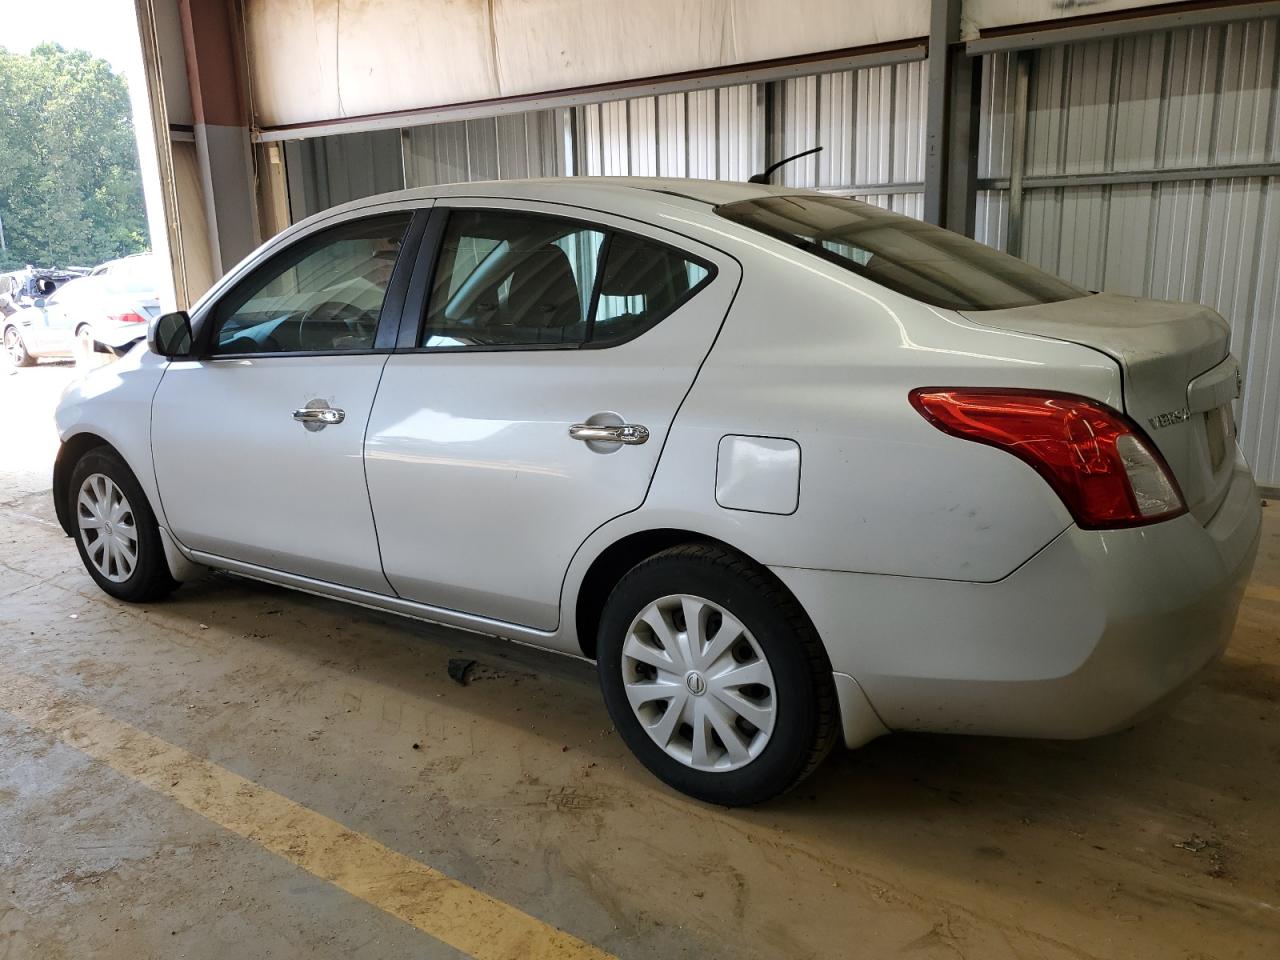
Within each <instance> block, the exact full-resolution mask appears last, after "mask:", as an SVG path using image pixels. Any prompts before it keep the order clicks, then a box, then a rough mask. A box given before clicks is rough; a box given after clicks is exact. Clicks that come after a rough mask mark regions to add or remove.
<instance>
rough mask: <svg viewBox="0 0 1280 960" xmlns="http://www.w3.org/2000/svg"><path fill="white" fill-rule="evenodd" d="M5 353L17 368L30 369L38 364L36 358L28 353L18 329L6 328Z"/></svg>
mask: <svg viewBox="0 0 1280 960" xmlns="http://www.w3.org/2000/svg"><path fill="white" fill-rule="evenodd" d="M4 352H5V355H6V356H8V358H9V362H10V363H12V364H13V365H14V366H15V367H30V366H33V365H34V364H35V362H36V358H35V357H33V356H31V354H29V353H27V345H26V344H25V343H23V341H22V334H21V333H19V332H18V328H17V327H5V328H4Z"/></svg>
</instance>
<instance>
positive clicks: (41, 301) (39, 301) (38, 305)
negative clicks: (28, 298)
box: [32, 297, 46, 310]
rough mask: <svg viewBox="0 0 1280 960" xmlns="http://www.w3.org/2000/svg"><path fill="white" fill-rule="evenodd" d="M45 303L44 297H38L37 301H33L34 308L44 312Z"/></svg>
mask: <svg viewBox="0 0 1280 960" xmlns="http://www.w3.org/2000/svg"><path fill="white" fill-rule="evenodd" d="M45 303H46V301H45V299H44V297H36V298H35V300H33V301H32V306H34V307H35V308H36V309H37V310H43V309H44V308H45Z"/></svg>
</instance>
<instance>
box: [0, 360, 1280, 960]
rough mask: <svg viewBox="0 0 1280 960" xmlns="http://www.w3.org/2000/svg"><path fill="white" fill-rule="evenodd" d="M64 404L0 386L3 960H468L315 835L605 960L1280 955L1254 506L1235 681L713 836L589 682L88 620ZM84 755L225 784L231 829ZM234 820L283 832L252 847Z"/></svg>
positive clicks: (492, 649) (1272, 517)
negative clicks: (99, 738) (197, 773)
mask: <svg viewBox="0 0 1280 960" xmlns="http://www.w3.org/2000/svg"><path fill="white" fill-rule="evenodd" d="M73 375H74V370H73V369H72V368H70V367H67V366H51V365H43V364H42V365H41V366H40V367H37V368H35V369H32V370H24V371H20V372H18V373H17V374H16V375H14V376H6V375H5V373H4V371H3V369H0V418H2V419H0V568H2V569H3V585H2V586H0V703H4V704H6V707H5V708H4V709H0V758H2V759H0V958H5V960H9V958H18V957H22V958H27V957H32V958H35V957H38V958H41V960H56V958H62V957H68V958H70V957H75V958H80V957H90V956H92V957H95V958H129V960H133V958H138V957H166V958H170V957H188V958H210V960H212V958H224V957H227V956H231V955H236V956H252V957H293V956H303V955H305V956H309V957H317V958H326V957H335V958H336V957H369V958H380V960H381V958H398V957H419V958H422V957H426V958H440V957H457V956H462V955H464V954H463V953H462V952H461V951H459V950H457V949H455V948H453V947H450V946H446V945H445V944H444V943H442V942H441V941H440V940H437V939H435V938H433V937H431V936H428V935H427V934H425V933H423V932H422V931H421V929H420V925H419V926H415V925H413V924H411V923H408V922H404V921H403V920H401V919H397V918H396V917H397V916H399V915H403V911H402V912H401V914H396V912H395V910H390V912H388V907H387V902H388V900H387V898H386V896H385V895H384V894H383V893H379V892H378V890H376V889H373V888H367V889H366V888H361V889H363V890H364V891H365V892H363V893H361V892H359V891H357V893H354V894H353V893H352V892H350V891H351V890H352V889H354V888H353V887H352V886H351V885H350V884H347V885H346V886H345V887H344V886H343V885H342V884H337V883H333V882H329V881H327V880H325V879H321V875H323V871H319V870H317V869H313V868H308V869H304V868H303V867H300V866H298V865H297V864H298V863H308V862H311V861H308V860H307V857H308V854H307V852H306V850H307V846H308V844H309V843H310V842H312V840H313V838H311V837H309V836H308V835H307V834H308V831H310V830H311V829H312V827H311V826H308V825H309V824H314V823H328V822H329V821H322V820H321V818H320V817H319V816H317V815H323V816H324V817H327V818H330V819H331V820H332V821H336V822H337V824H339V825H341V827H340V829H341V832H342V833H343V836H344V837H345V838H346V839H348V840H350V839H351V838H357V839H359V840H360V842H362V843H363V842H365V841H368V842H369V843H372V841H377V842H378V843H377V844H376V845H374V846H376V848H377V849H378V850H381V851H385V854H379V856H383V857H384V858H387V857H390V858H398V859H397V860H396V861H395V862H396V863H399V864H400V865H401V866H400V867H398V868H397V870H398V871H399V872H401V873H404V874H408V873H411V872H412V871H413V869H423V870H425V868H420V867H419V865H424V864H425V865H428V866H429V867H430V868H434V870H438V871H440V872H442V873H443V874H445V875H447V877H449V878H452V879H453V880H455V881H459V882H460V883H461V884H466V885H468V886H469V887H470V888H474V889H475V890H479V891H482V892H483V893H484V894H487V895H488V897H489V898H493V900H492V901H485V902H487V903H498V902H502V903H505V904H510V905H512V906H514V907H515V908H518V910H520V911H523V912H524V913H525V914H529V915H532V916H533V917H535V918H537V919H538V920H539V921H543V922H545V923H546V924H550V925H554V926H555V927H559V928H561V929H562V930H564V931H568V932H569V933H571V934H573V935H574V936H575V937H577V938H580V939H581V940H582V941H585V942H586V943H588V944H594V945H596V946H597V947H599V948H600V949H601V950H603V951H607V952H608V953H611V954H614V955H616V956H618V957H623V958H648V957H653V958H674V957H683V956H689V957H725V958H753V957H760V958H765V957H769V958H774V957H778V958H782V957H785V958H806V957H814V958H819V957H821V958H830V957H868V958H880V957H899V956H901V957H909V958H943V957H947V958H951V957H957V956H959V957H970V958H980V960H1000V958H1013V957H1019V958H1021V957H1034V958H1043V960H1056V958H1073V960H1081V958H1090V957H1117V958H1126V960H1131V958H1144V957H1150V958H1159V960H1170V958H1186V960H1191V958H1195V960H1208V958H1216V960H1225V958H1243V957H1268V958H1274V957H1276V956H1280V869H1277V864H1280V703H1278V701H1277V695H1278V694H1280V511H1277V510H1276V508H1274V507H1273V508H1271V509H1270V510H1268V511H1267V516H1266V521H1267V522H1266V536H1265V541H1264V543H1263V547H1262V555H1261V560H1260V563H1259V566H1258V569H1257V572H1256V574H1255V577H1254V581H1253V583H1252V585H1251V587H1250V592H1249V594H1248V596H1247V597H1246V600H1245V604H1244V607H1243V610H1242V613H1241V617H1240V622H1239V625H1238V627H1237V629H1236V633H1235V636H1234V638H1233V641H1232V644H1231V648H1230V650H1229V651H1228V653H1227V655H1226V657H1225V659H1224V660H1223V662H1222V663H1221V664H1220V665H1219V666H1218V667H1217V668H1216V669H1214V670H1213V672H1212V673H1211V675H1210V676H1209V677H1208V678H1207V679H1206V680H1205V681H1204V682H1203V683H1201V684H1200V685H1199V686H1197V687H1196V688H1195V689H1194V690H1193V691H1192V692H1191V693H1190V695H1189V696H1188V697H1187V698H1186V699H1185V700H1183V701H1182V702H1181V703H1179V704H1178V705H1176V706H1175V707H1174V708H1173V709H1172V710H1171V711H1170V712H1169V713H1168V714H1167V715H1165V716H1162V717H1159V718H1157V719H1155V720H1152V721H1150V722H1147V723H1145V724H1143V725H1141V726H1140V727H1138V728H1137V729H1135V730H1132V731H1129V732H1127V733H1123V734H1119V735H1116V736H1112V737H1108V738H1105V739H1101V740H1095V741H1088V742H1075V743H1056V742H1024V741H1008V740H984V739H976V738H964V737H931V736H908V735H898V736H892V737H887V738H884V739H882V740H880V741H877V742H875V743H873V744H871V745H870V746H868V747H866V748H864V749H862V750H859V751H857V752H853V753H848V752H843V751H841V752H838V753H836V754H835V755H833V756H832V758H831V759H830V760H829V761H828V762H827V763H826V764H825V765H824V766H823V768H822V769H821V770H820V771H819V772H818V774H817V775H816V776H815V777H814V778H813V779H812V780H810V781H809V782H807V783H806V784H805V785H804V786H803V787H802V788H801V789H799V790H798V791H795V792H793V793H792V794H791V795H789V796H787V797H786V798H784V799H782V800H781V801H778V802H775V803H773V804H770V805H768V806H765V807H763V808H759V809H753V810H746V811H726V810H722V809H718V808H713V807H707V806H704V805H701V804H698V803H695V802H692V801H689V800H686V799H684V798H682V797H680V796H678V795H676V794H674V793H672V792H670V791H668V790H666V789H664V788H663V787H662V786H661V785H659V784H658V783H656V782H655V781H654V780H652V779H651V778H650V777H649V775H648V774H647V773H646V772H645V771H644V770H643V769H641V768H640V766H639V765H638V764H637V763H636V762H635V761H633V760H632V759H631V757H630V756H629V754H628V753H627V751H626V749H625V748H624V747H623V745H622V744H621V743H620V741H619V739H618V737H617V736H616V735H614V734H613V733H612V732H611V731H610V729H609V722H608V718H607V716H606V714H605V711H604V708H603V706H602V704H601V702H600V698H599V696H598V694H597V691H596V687H595V683H594V678H593V674H592V670H591V668H590V667H589V666H587V665H585V664H582V663H579V662H576V661H572V660H567V659H563V658H556V657H552V656H543V655H539V654H536V653H534V652H531V651H528V650H524V649H521V648H518V647H514V646H509V645H503V644H501V643H499V642H497V641H489V640H485V639H483V638H478V637H472V636H468V635H465V634H461V633H457V632H454V631H450V630H445V629H439V628H434V627H430V626H424V625H421V624H417V623H413V622H409V621H403V620H398V619H395V618H392V617H387V616H382V615H379V614H375V613H371V612H369V611H365V610H361V609H357V608H351V607H344V606H341V605H339V604H336V603H331V602H328V601H323V600H319V599H315V598H310V597H306V596H302V595H299V594H293V593H289V592H286V591H283V590H278V589H274V588H270V587H266V586H262V585H257V584H253V583H249V582H244V581H237V580H234V579H231V578H229V577H220V576H215V577H210V578H208V579H206V580H204V581H202V582H200V583H196V584H191V585H187V586H185V587H184V588H183V589H182V590H180V591H179V592H178V593H177V594H176V595H175V596H174V598H173V599H172V600H170V601H167V602H164V603H158V604H154V605H149V606H145V607H130V606H126V605H124V604H119V603H116V602H115V601H112V600H110V599H109V598H107V597H106V596H105V595H104V594H102V593H100V592H99V591H98V590H97V589H96V588H95V587H94V585H93V583H92V582H91V581H90V580H89V578H88V576H87V575H86V574H85V573H84V572H83V570H82V569H81V567H80V563H79V560H78V558H77V556H76V552H75V549H74V548H73V546H72V544H71V542H70V541H69V540H67V539H66V538H64V537H63V536H62V533H61V531H60V530H59V529H58V528H57V527H56V525H55V524H54V522H53V509H52V505H51V503H50V501H49V498H48V494H47V492H46V490H47V487H48V480H47V477H48V468H49V467H48V465H49V458H50V457H51V455H52V450H53V448H54V445H55V442H54V439H53V437H52V432H51V431H52V428H51V426H50V424H49V421H48V419H47V418H48V410H49V408H50V405H51V404H52V403H53V402H54V401H55V400H56V397H57V394H58V391H59V390H60V389H61V385H62V384H63V383H65V382H66V381H67V380H68V379H69V378H70V377H71V376H73ZM454 656H467V657H474V658H476V659H478V660H479V661H480V664H481V669H480V670H479V671H478V673H479V676H478V678H477V679H475V680H474V681H473V682H472V683H471V684H470V685H469V686H467V687H460V686H458V685H457V684H455V683H454V682H453V681H451V680H450V679H449V678H448V676H447V674H446V664H447V660H448V658H450V657H454ZM42 691H43V692H42ZM50 704H53V706H51V705H50ZM94 711H97V712H94ZM95 717H96V718H99V719H98V720H94V719H93V718H95ZM95 724H96V725H98V726H105V727H106V728H109V729H111V730H115V729H116V728H120V729H124V730H126V731H127V730H134V733H135V735H136V736H137V737H144V738H146V739H145V740H144V741H142V742H145V743H147V744H151V746H150V747H149V748H147V749H148V750H150V751H151V752H152V753H154V754H159V753H163V752H164V751H166V750H168V751H170V752H171V753H172V754H173V755H174V756H179V757H183V758H187V759H186V760H185V761H183V762H185V763H187V764H188V765H192V764H194V765H197V766H200V769H202V770H204V769H220V770H222V771H223V774H225V777H226V778H237V777H238V778H243V780H235V782H237V783H239V784H240V787H239V792H238V793H233V794H230V795H229V802H230V803H231V807H232V808H234V806H235V800H236V797H243V798H245V804H246V805H247V806H246V809H248V810H249V811H250V814H246V815H245V816H246V819H247V820H248V821H249V822H248V825H247V826H246V825H245V824H244V823H241V824H240V825H239V826H235V825H234V824H233V826H232V828H230V829H229V828H228V826H227V824H228V823H230V822H231V821H232V820H234V818H235V812H234V809H229V808H228V807H227V806H226V805H224V806H222V807H217V806H215V807H213V808H207V807H205V808H202V807H201V801H200V800H199V799H198V798H196V799H195V800H193V799H192V798H191V796H190V795H189V793H188V794H183V793H182V791H183V790H185V789H187V787H186V786H185V784H184V783H183V784H180V781H181V777H182V774H180V773H175V774H174V778H175V779H174V781H173V783H172V784H169V783H168V782H167V781H168V774H167V773H166V774H165V775H164V776H163V778H160V777H159V776H158V775H156V776H150V778H149V779H148V776H147V775H145V774H144V773H139V772H138V771H140V770H143V768H144V767H145V757H143V759H142V760H141V761H140V760H139V759H138V757H137V756H136V754H137V753H138V752H139V751H138V749H137V748H136V744H135V749H134V754H135V756H133V757H132V758H130V757H129V756H124V754H125V753H127V750H125V748H124V747H122V746H119V745H117V746H116V747H111V746H110V745H108V747H102V746H101V743H99V744H98V745H97V746H94V745H93V743H92V742H91V741H92V739H93V738H92V736H87V734H86V732H87V731H88V732H89V733H91V732H92V729H93V728H94V726H95ZM126 725H127V726H126ZM138 731H141V732H138ZM157 738H158V739H157ZM108 739H109V738H108ZM415 744H416V745H417V747H416V748H415ZM95 751H97V752H96V753H95ZM104 751H105V752H109V753H110V758H111V762H103V761H102V759H101V756H102V755H103V754H104ZM146 752H147V751H146V750H143V751H142V753H146ZM94 756H99V759H93V757H94ZM122 756H124V758H123V759H121V758H122ZM209 761H211V762H212V764H216V765H217V767H216V768H214V767H212V766H211V765H210V764H209V763H208V762H209ZM180 766H181V764H180V763H179V764H177V765H176V766H175V767H174V769H177V768H178V767H180ZM166 769H168V768H166ZM171 788H172V789H171ZM255 791H261V792H262V793H264V794H265V793H267V792H268V791H270V792H273V793H270V796H271V797H277V799H278V802H279V803H281V804H286V805H289V809H290V810H291V811H293V812H292V813H290V814H289V815H288V816H286V817H284V818H283V819H281V820H277V821H276V822H275V823H274V824H268V825H266V826H261V825H255V822H253V819H252V816H251V814H252V811H253V810H257V809H259V808H258V807H254V806H253V803H256V802H258V801H256V800H254V796H251V795H255V796H256V794H255ZM277 795H278V796H277ZM184 797H185V799H183V798H184ZM273 802H274V801H273ZM209 809H213V811H214V812H213V813H209V812H208V811H209ZM195 810H204V811H205V813H206V815H201V813H197V812H195ZM299 811H302V812H301V813H299ZM308 818H310V819H308ZM281 824H284V826H283V827H282V826H281ZM281 830H283V831H284V835H283V836H282V834H281ZM290 831H293V832H294V833H295V834H296V835H289V832H290ZM406 858H407V859H406ZM406 864H407V865H408V867H406V866H405V865H406ZM410 868H412V869H410ZM317 874H320V875H317ZM369 890H372V891H373V892H369ZM485 910H490V912H489V913H485V912H484V910H480V911H479V912H477V913H476V914H475V921H474V922H475V924H476V925H477V926H478V927H482V926H483V925H484V924H485V923H491V922H493V920H492V918H493V914H492V910H491V909H490V908H488V907H486V908H485ZM470 922H471V921H470V920H468V921H467V923H470ZM464 926H466V924H464V923H462V922H461V921H458V922H457V923H455V924H454V928H453V929H454V930H455V932H459V930H458V928H460V927H464ZM480 933H483V931H480ZM466 935H467V931H466V930H465V929H463V930H461V931H460V936H462V937H463V938H464V939H465V936H466ZM452 942H457V941H452ZM474 952H475V953H477V954H480V953H482V952H483V951H481V950H478V949H477V950H476V951H474ZM545 955H553V954H545ZM593 955H596V956H598V955H600V954H598V953H597V954H593Z"/></svg>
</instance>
